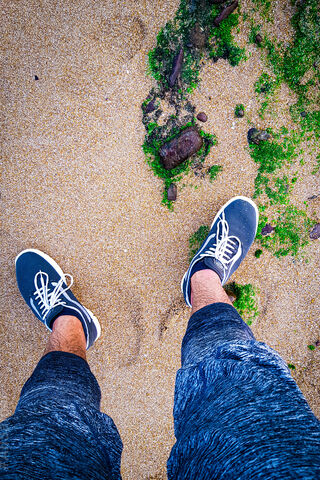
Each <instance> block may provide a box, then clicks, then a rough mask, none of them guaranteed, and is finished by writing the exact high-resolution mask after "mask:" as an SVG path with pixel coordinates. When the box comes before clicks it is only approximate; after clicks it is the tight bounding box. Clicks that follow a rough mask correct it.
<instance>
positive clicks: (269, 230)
mask: <svg viewBox="0 0 320 480" xmlns="http://www.w3.org/2000/svg"><path fill="white" fill-rule="evenodd" d="M273 231H274V227H273V226H272V225H270V223H266V225H265V226H264V227H263V229H262V230H261V235H269V234H270V233H272V232H273Z"/></svg>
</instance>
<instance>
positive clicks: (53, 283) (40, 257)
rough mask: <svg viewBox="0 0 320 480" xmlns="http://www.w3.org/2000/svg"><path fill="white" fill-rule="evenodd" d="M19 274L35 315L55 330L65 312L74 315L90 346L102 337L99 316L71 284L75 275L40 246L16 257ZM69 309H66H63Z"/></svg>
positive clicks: (24, 295)
mask: <svg viewBox="0 0 320 480" xmlns="http://www.w3.org/2000/svg"><path fill="white" fill-rule="evenodd" d="M15 264H16V276H17V283H18V287H19V290H20V293H21V295H22V296H23V298H24V300H25V302H26V303H27V305H28V306H29V307H30V308H31V310H32V312H33V313H34V314H35V316H36V317H37V318H38V319H39V320H40V321H41V322H42V323H44V324H45V326H46V327H47V328H48V329H49V330H50V331H51V330H52V325H53V321H54V320H55V319H56V318H57V317H58V316H59V315H61V314H68V315H74V316H76V317H77V318H79V320H80V321H81V323H82V326H83V329H84V333H85V337H86V341H87V349H88V348H90V347H91V345H93V343H94V342H95V341H96V340H97V339H98V338H99V336H100V333H101V328H100V324H99V321H98V319H97V318H96V317H95V316H94V315H93V314H92V312H90V310H88V309H87V308H85V307H84V306H83V305H81V303H80V302H79V301H78V300H77V299H76V297H75V296H74V295H73V293H72V292H71V290H70V288H71V286H72V285H73V277H72V275H69V274H64V273H63V271H62V270H61V268H60V267H59V265H58V264H57V263H56V262H55V261H54V260H53V259H52V258H50V257H49V255H46V254H45V253H43V252H41V251H40V250H35V249H28V250H23V251H22V252H21V253H19V255H18V256H17V257H16V262H15ZM64 310H65V312H67V313H63V311H64Z"/></svg>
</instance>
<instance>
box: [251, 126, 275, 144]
mask: <svg viewBox="0 0 320 480" xmlns="http://www.w3.org/2000/svg"><path fill="white" fill-rule="evenodd" d="M247 137H248V142H249V143H255V144H256V145H259V143H260V142H263V141H266V140H269V138H271V135H270V134H269V133H268V132H266V131H265V130H258V129H257V128H250V130H249V131H248V134H247Z"/></svg>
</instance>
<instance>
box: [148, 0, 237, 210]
mask: <svg viewBox="0 0 320 480" xmlns="http://www.w3.org/2000/svg"><path fill="white" fill-rule="evenodd" d="M222 8H223V7H222V6H219V5H212V4H211V3H210V2H202V3H201V2H195V1H193V0H190V1H187V0H181V1H180V5H179V8H178V10H177V12H176V14H175V16H174V18H173V19H172V20H170V21H168V22H167V23H166V24H165V26H164V27H163V28H162V29H161V30H160V32H159V33H158V35H157V39H156V45H155V47H154V48H153V49H151V50H150V52H149V54H148V70H147V72H148V74H149V75H151V76H152V77H153V78H154V80H155V82H156V85H155V87H153V88H152V89H151V90H150V92H149V95H148V97H147V99H146V100H145V101H144V102H143V104H142V112H143V117H142V121H143V124H144V125H145V129H146V136H145V141H144V144H143V151H144V153H145V155H146V161H147V163H148V164H149V166H150V167H151V169H152V170H153V172H154V174H155V175H156V176H158V177H160V178H162V179H163V180H164V193H163V200H162V202H163V203H164V204H165V205H167V206H168V207H169V208H170V209H172V208H173V203H172V202H169V201H168V199H167V189H168V187H169V186H170V184H171V183H173V182H175V183H177V182H179V181H180V180H181V179H182V178H183V176H184V175H185V174H187V173H188V172H190V170H191V169H192V166H193V165H197V168H199V165H200V166H201V164H203V162H204V161H205V158H206V157H207V155H208V154H209V152H210V149H211V147H212V146H213V145H215V144H216V137H215V135H214V134H211V133H206V132H204V131H203V130H201V129H200V131H199V133H200V135H201V136H202V137H203V140H204V142H203V147H202V148H201V150H200V151H199V152H198V153H197V155H196V156H193V157H192V159H188V160H186V161H185V162H183V164H181V165H179V166H178V167H176V168H175V169H173V170H170V171H167V170H165V169H164V167H163V166H162V164H161V161H160V157H159V150H160V148H161V146H162V145H163V144H164V143H166V142H167V141H169V140H170V139H171V138H173V137H174V136H175V135H178V134H179V133H180V132H181V131H183V129H184V128H186V127H187V126H189V125H196V119H195V116H194V112H195V107H194V106H193V105H192V104H191V103H190V102H189V101H188V97H189V95H190V94H191V93H192V92H193V90H194V89H195V88H196V87H197V85H198V83H199V74H200V67H201V62H202V60H203V59H209V58H212V59H213V60H214V61H217V60H218V59H219V58H224V59H227V60H228V61H229V63H230V64H231V65H237V64H238V63H239V62H240V61H241V60H245V51H244V49H241V48H240V47H239V46H238V45H237V43H236V41H235V39H234V34H233V32H234V30H235V29H236V27H237V26H238V23H239V13H232V14H231V15H230V16H229V17H228V18H227V19H225V20H224V21H223V22H221V24H220V25H219V26H218V27H216V26H215V25H214V19H215V17H216V16H217V15H218V14H219V12H220V11H221V9H222ZM181 49H183V53H184V56H183V61H182V64H181V71H180V73H179V75H178V78H177V80H176V81H175V82H174V83H173V84H172V82H170V80H169V79H170V74H171V72H172V68H173V64H174V63H175V61H176V59H177V57H178V55H179V53H180V52H181ZM151 101H152V102H154V108H153V109H151V111H150V110H148V108H147V107H148V104H149V103H150V102H151ZM161 102H164V103H165V104H166V105H167V106H169V107H170V108H172V107H173V108H174V109H175V114H174V115H171V116H170V118H169V119H168V120H167V121H166V123H165V125H162V126H160V123H161V122H158V120H159V118H160V117H161V115H162V113H163V112H162V110H161V106H160V105H161ZM219 170H221V167H219V166H213V168H211V169H208V173H209V177H210V181H212V180H213V179H214V177H215V176H216V174H217V173H218V171H219ZM210 172H211V173H210ZM195 173H196V168H195Z"/></svg>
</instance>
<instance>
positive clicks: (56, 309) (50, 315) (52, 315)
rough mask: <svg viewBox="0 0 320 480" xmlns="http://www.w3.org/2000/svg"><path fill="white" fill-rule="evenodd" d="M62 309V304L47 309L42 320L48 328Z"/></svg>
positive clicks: (50, 327) (50, 328)
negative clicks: (47, 311) (46, 313)
mask: <svg viewBox="0 0 320 480" xmlns="http://www.w3.org/2000/svg"><path fill="white" fill-rule="evenodd" d="M62 310H63V305H57V306H56V307H54V308H52V309H51V310H50V311H49V313H48V315H47V316H46V318H45V321H44V323H45V324H46V326H47V327H48V328H49V330H52V325H53V321H54V320H55V319H56V318H57V316H58V315H59V313H60V312H61V311H62Z"/></svg>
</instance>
